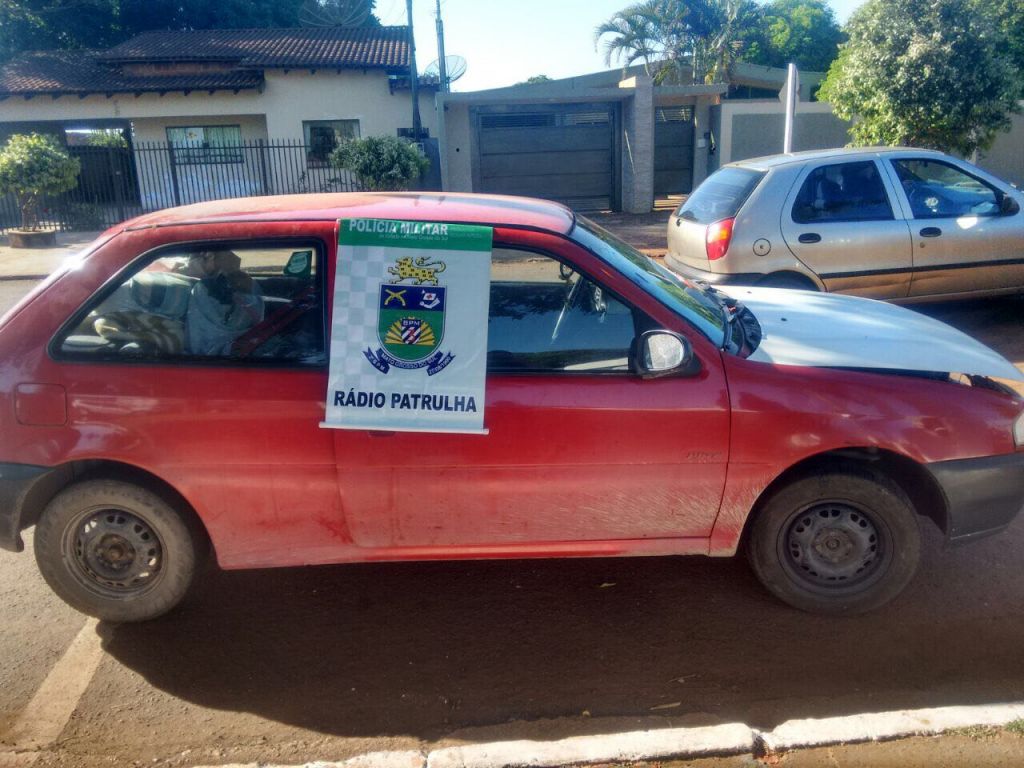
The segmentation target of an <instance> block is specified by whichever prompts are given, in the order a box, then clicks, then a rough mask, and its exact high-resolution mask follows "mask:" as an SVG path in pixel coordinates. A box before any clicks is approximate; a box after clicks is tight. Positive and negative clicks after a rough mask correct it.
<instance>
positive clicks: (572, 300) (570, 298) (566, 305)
mask: <svg viewBox="0 0 1024 768" xmlns="http://www.w3.org/2000/svg"><path fill="white" fill-rule="evenodd" d="M583 282H584V281H583V279H582V278H578V279H577V280H576V282H575V283H573V284H572V287H571V288H570V289H569V290H568V292H566V294H565V301H564V302H562V311H561V312H559V313H558V319H557V320H556V321H555V327H554V329H553V330H552V331H551V341H552V343H553V342H555V341H557V340H558V333H559V331H560V330H561V328H562V323H564V322H565V318H566V317H567V316H568V315H569V310H571V309H572V308H573V307H574V306H575V305H576V302H577V300H578V299H579V297H580V293H581V288H580V286H582V285H583Z"/></svg>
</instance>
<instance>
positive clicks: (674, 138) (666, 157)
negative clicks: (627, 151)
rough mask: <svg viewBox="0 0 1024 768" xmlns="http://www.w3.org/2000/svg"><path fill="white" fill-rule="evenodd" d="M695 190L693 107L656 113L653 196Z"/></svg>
mask: <svg viewBox="0 0 1024 768" xmlns="http://www.w3.org/2000/svg"><path fill="white" fill-rule="evenodd" d="M692 188H693V107H658V108H657V109H655V110H654V194H655V196H656V197H662V196H664V195H680V194H686V193H688V192H690V191H692Z"/></svg>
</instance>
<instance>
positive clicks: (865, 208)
mask: <svg viewBox="0 0 1024 768" xmlns="http://www.w3.org/2000/svg"><path fill="white" fill-rule="evenodd" d="M892 218H893V214H892V206H891V205H890V204H889V196H888V195H887V194H886V192H885V185H884V184H883V183H882V177H881V176H880V175H879V173H878V167H877V166H876V165H875V163H874V162H873V161H871V160H866V161H861V162H856V163H836V164H834V165H822V166H819V167H818V168H815V169H814V170H813V171H811V172H810V173H809V174H808V176H807V178H806V179H805V180H804V183H803V186H802V187H800V193H799V194H798V195H797V198H796V202H795V203H794V205H793V221H795V222H797V223H798V224H810V223H814V222H829V221H884V220H888V219H892Z"/></svg>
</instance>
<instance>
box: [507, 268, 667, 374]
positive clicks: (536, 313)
mask: <svg viewBox="0 0 1024 768" xmlns="http://www.w3.org/2000/svg"><path fill="white" fill-rule="evenodd" d="M650 325H651V322H650V321H649V320H646V316H644V315H643V313H641V312H640V311H639V310H634V309H633V308H631V307H629V306H627V305H626V304H624V303H623V302H622V301H620V300H619V299H617V298H616V297H614V296H612V295H611V294H609V293H608V292H607V290H605V289H603V288H602V287H601V286H599V285H597V284H596V283H594V282H593V281H591V280H589V279H587V278H586V277H584V276H583V275H581V274H579V273H578V272H575V271H574V270H572V269H570V268H569V267H568V266H567V265H565V264H563V263H561V262H559V261H558V260H556V259H553V258H551V257H550V256H546V255H544V254H540V253H535V252H532V251H520V250H512V249H504V248H495V249H494V253H493V255H492V257H491V305H490V318H489V322H488V336H487V367H488V370H490V371H520V372H522V371H536V372H587V373H608V372H627V371H629V354H630V347H631V345H632V343H633V339H634V338H635V337H636V335H637V332H638V330H640V329H643V330H646V328H647V326H650Z"/></svg>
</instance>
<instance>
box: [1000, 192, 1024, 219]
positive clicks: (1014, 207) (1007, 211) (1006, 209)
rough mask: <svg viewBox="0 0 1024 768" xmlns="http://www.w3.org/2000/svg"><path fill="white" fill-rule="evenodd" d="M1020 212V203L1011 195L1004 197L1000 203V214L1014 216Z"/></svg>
mask: <svg viewBox="0 0 1024 768" xmlns="http://www.w3.org/2000/svg"><path fill="white" fill-rule="evenodd" d="M1018 212H1020V203H1018V202H1017V201H1016V200H1014V199H1013V198H1012V197H1010V196H1009V195H1003V199H1002V200H1000V201H999V213H1000V215H1002V216H1013V214H1015V213H1018Z"/></svg>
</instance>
